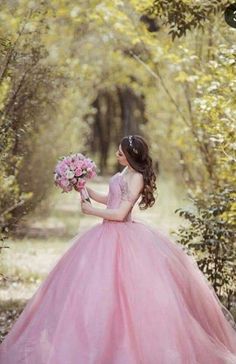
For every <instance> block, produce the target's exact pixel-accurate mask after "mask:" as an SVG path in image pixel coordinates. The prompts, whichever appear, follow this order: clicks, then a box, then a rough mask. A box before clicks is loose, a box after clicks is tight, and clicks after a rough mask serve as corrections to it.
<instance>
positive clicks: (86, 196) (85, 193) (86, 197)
mask: <svg viewBox="0 0 236 364" xmlns="http://www.w3.org/2000/svg"><path fill="white" fill-rule="evenodd" d="M80 195H81V198H82V200H83V201H88V202H89V203H91V200H90V198H89V194H88V191H87V188H86V187H84V188H83V189H82V190H81V191H80Z"/></svg>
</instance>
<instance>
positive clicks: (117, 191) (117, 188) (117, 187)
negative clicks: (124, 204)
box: [103, 172, 141, 221]
mask: <svg viewBox="0 0 236 364" xmlns="http://www.w3.org/2000/svg"><path fill="white" fill-rule="evenodd" d="M140 194H141V193H139V194H138V196H134V195H133V194H132V191H130V189H129V186H128V183H127V181H126V179H125V178H124V176H123V175H122V174H121V173H120V172H118V173H116V174H114V175H113V176H112V177H111V178H110V181H109V193H108V200H107V208H109V209H115V208H118V207H119V205H120V203H121V201H122V200H128V201H131V202H132V207H131V209H130V211H129V213H128V214H127V216H126V217H125V219H124V220H123V221H132V218H131V212H132V209H133V206H134V205H135V203H136V201H137V200H138V199H139V197H140ZM103 221H108V220H106V219H104V220H103Z"/></svg>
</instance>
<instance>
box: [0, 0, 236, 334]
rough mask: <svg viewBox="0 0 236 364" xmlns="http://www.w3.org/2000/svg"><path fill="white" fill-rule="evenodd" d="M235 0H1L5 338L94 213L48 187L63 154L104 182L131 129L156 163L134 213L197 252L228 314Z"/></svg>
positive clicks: (235, 144)
mask: <svg viewBox="0 0 236 364" xmlns="http://www.w3.org/2000/svg"><path fill="white" fill-rule="evenodd" d="M232 3H233V2H232V1H218V0H214V1H212V0H211V1H210V0H209V1H207V0H202V1H196V0H195V1H193V0H192V1H191V0H177V1H176V0H171V1H167V0H156V1H151V0H144V1H142V2H140V1H138V0H128V1H122V0H113V1H111V0H105V1H96V0H89V1H82V0H79V1H78V0H77V1H74V0H70V1H68V0H57V1H56V0H53V1H45V0H43V1H41V2H37V1H33V0H31V1H29V0H18V1H2V2H1V4H0V158H1V159H0V237H1V242H2V245H1V248H0V250H1V254H0V258H1V264H0V274H1V275H0V277H1V281H0V292H1V297H0V305H1V314H0V332H1V333H0V335H1V338H3V337H4V335H6V333H7V332H8V330H9V328H10V326H11V325H12V323H13V322H14V320H15V319H16V317H17V316H18V315H19V314H20V312H21V310H22V309H23V307H24V305H25V303H26V301H27V299H28V298H29V297H30V296H31V295H32V293H33V292H34V291H35V289H36V288H37V286H38V285H39V283H40V282H41V281H42V279H43V278H44V277H45V276H46V275H47V273H48V271H49V268H51V267H52V266H53V264H54V263H55V261H56V259H57V258H58V256H60V255H61V254H62V253H63V252H64V251H65V250H66V249H67V248H68V240H67V241H66V239H67V238H69V239H70V238H71V237H72V236H73V235H74V234H75V233H76V232H78V231H81V229H83V228H85V227H86V226H88V225H91V223H93V222H95V221H98V220H97V219H96V218H94V219H93V218H92V219H91V218H90V219H88V217H85V216H83V215H82V214H80V212H79V200H78V203H77V204H75V198H74V197H75V195H73V196H72V194H63V195H62V194H61V193H60V192H59V191H58V190H57V189H56V188H55V185H54V182H53V171H54V168H55V164H56V162H57V160H58V158H59V157H61V156H62V155H67V154H69V153H76V152H81V153H84V154H86V155H88V156H89V157H91V158H92V159H94V161H95V162H96V163H97V165H98V167H99V170H100V174H99V176H98V177H96V179H95V180H94V182H93V183H92V184H91V186H92V187H94V188H96V189H97V190H106V188H107V182H108V180H109V177H110V176H111V174H113V173H115V172H117V171H118V170H120V166H119V165H118V164H117V160H116V158H115V152H116V150H117V147H118V143H119V141H120V139H121V138H122V137H123V136H124V135H129V134H140V135H143V136H144V137H145V138H146V140H147V141H148V143H149V145H150V148H151V155H152V159H153V165H154V168H155V170H156V171H159V174H158V183H157V186H158V189H157V191H158V192H157V196H156V198H157V202H156V205H155V208H153V209H152V211H147V212H145V213H144V215H143V216H145V217H146V219H149V221H150V222H151V223H154V224H155V225H159V226H160V227H163V228H165V229H169V232H171V234H172V233H173V236H174V237H175V239H176V242H178V243H180V244H182V245H183V246H184V248H186V251H187V252H188V253H190V254H193V255H194V256H195V257H196V260H197V263H198V265H199V268H200V269H201V270H202V271H203V272H204V274H205V276H206V277H207V278H208V279H209V281H210V282H211V284H212V285H213V287H214V289H215V291H216V293H217V295H218V297H219V299H220V300H221V302H222V303H223V304H224V305H225V306H226V307H227V308H228V310H229V312H231V313H232V315H233V316H234V317H236V308H235V305H236V293H235V292H236V290H235V281H234V277H235V273H236V259H235V225H236V222H235V207H236V200H235V182H236V181H235V178H236V173H235V161H236V154H235V151H236V141H235V128H236V126H235V116H236V107H235V106H236V99H235V91H236V78H235V62H236V61H235V59H236V58H235V56H236V46H235V34H236V29H235V28H233V27H230V26H229V25H228V24H227V23H226V22H225V18H224V11H225V9H226V8H227V7H228V6H229V5H230V4H232ZM137 213H138V211H137ZM145 214H146V215H145Z"/></svg>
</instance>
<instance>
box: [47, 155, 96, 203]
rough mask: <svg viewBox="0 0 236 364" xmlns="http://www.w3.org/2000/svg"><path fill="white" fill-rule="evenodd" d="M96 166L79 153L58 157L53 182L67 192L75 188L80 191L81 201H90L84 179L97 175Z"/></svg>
mask: <svg viewBox="0 0 236 364" xmlns="http://www.w3.org/2000/svg"><path fill="white" fill-rule="evenodd" d="M97 171H98V170H97V166H96V164H95V163H94V162H93V161H92V160H91V159H90V158H87V157H85V156H84V155H83V154H81V153H76V154H71V155H69V156H66V157H61V158H59V161H58V163H57V165H56V168H55V171H54V172H53V173H54V183H55V185H56V186H59V187H60V188H61V189H62V192H69V191H72V190H73V189H75V190H76V191H78V192H80V195H81V198H82V200H83V201H88V202H90V203H91V201H90V198H89V194H88V191H87V189H86V187H85V184H86V181H87V180H89V179H91V178H93V177H95V176H96V175H97Z"/></svg>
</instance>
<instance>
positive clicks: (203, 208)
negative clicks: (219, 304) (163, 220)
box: [175, 186, 236, 309]
mask: <svg viewBox="0 0 236 364" xmlns="http://www.w3.org/2000/svg"><path fill="white" fill-rule="evenodd" d="M193 202H194V206H195V208H196V211H189V210H185V209H181V208H180V209H177V210H176V211H175V212H178V213H179V215H180V216H182V217H184V218H185V219H186V220H187V221H188V222H189V223H190V224H189V226H187V227H186V226H184V227H183V226H182V227H180V228H179V229H178V233H177V235H178V242H179V243H181V244H183V245H184V246H186V247H187V248H188V249H189V250H192V251H193V252H194V253H195V254H196V260H197V263H198V266H199V268H200V269H201V270H202V272H203V273H204V274H205V275H206V277H207V278H208V279H209V281H210V282H211V284H212V286H213V287H214V289H215V292H216V293H217V295H218V297H219V299H221V300H222V301H224V302H225V304H226V305H227V307H228V309H230V308H231V306H232V304H233V299H234V298H235V296H234V295H235V290H234V277H235V274H236V266H235V259H236V250H235V229H236V221H235V217H234V214H235V206H236V190H235V189H232V187H231V186H224V187H223V188H221V189H219V190H218V191H214V192H211V193H209V195H208V199H207V200H206V196H204V199H203V198H201V197H195V198H194V200H193ZM229 211H231V213H230V214H229Z"/></svg>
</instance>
